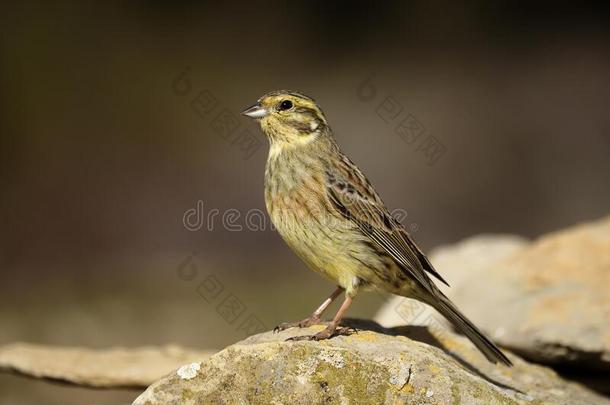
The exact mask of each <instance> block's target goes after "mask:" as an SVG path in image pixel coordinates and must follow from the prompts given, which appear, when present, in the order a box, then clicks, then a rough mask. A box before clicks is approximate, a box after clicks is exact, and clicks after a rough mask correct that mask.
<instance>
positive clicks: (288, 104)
mask: <svg viewBox="0 0 610 405" xmlns="http://www.w3.org/2000/svg"><path fill="white" fill-rule="evenodd" d="M291 108H292V101H290V100H284V101H282V102H281V103H280V107H279V110H280V111H286V110H290V109H291Z"/></svg>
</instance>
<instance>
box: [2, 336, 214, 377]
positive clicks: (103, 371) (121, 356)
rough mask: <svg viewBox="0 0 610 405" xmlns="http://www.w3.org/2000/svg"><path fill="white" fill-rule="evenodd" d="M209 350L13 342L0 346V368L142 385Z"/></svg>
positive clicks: (38, 375) (50, 375) (43, 375)
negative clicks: (68, 345)
mask: <svg viewBox="0 0 610 405" xmlns="http://www.w3.org/2000/svg"><path fill="white" fill-rule="evenodd" d="M212 354H213V352H212V351H203V350H189V349H184V348H181V347H179V346H163V347H156V346H146V347H136V348H120V347H117V348H111V349H97V350H96V349H88V348H82V347H57V346H45V345H35V344H30V343H13V344H9V345H6V346H3V347H0V369H5V370H14V371H16V372H19V373H21V374H26V375H29V376H32V377H36V378H48V379H53V380H61V381H65V382H69V383H72V384H77V385H84V386H90V387H103V388H110V387H146V386H148V385H150V384H151V383H152V382H153V381H156V380H158V379H159V378H161V377H162V376H164V375H165V374H167V373H169V372H170V371H171V370H174V369H175V368H176V367H178V366H180V365H182V364H184V363H185V362H188V361H195V360H198V361H201V360H204V359H206V358H208V357H210V356H211V355H212Z"/></svg>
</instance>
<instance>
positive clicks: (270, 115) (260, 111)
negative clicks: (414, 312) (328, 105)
mask: <svg viewBox="0 0 610 405" xmlns="http://www.w3.org/2000/svg"><path fill="white" fill-rule="evenodd" d="M242 114H243V115H246V116H248V117H251V118H254V119H256V120H257V121H258V123H259V124H260V126H261V129H262V131H263V132H264V133H265V135H266V136H267V138H268V139H269V143H270V149H269V157H268V159H267V165H266V169H265V204H266V206H267V211H268V212H269V215H270V217H271V220H272V222H273V224H274V225H275V227H276V229H277V230H278V232H279V234H280V235H281V236H282V237H283V239H284V240H285V241H286V243H287V244H288V245H289V246H290V247H291V248H292V250H294V252H295V253H296V254H297V255H298V256H299V257H300V258H301V259H302V260H303V261H304V262H305V263H306V264H307V265H308V266H309V267H311V268H312V269H313V270H315V271H316V272H318V273H320V274H322V275H324V276H326V277H327V278H329V279H330V280H331V281H332V282H334V283H335V284H337V286H338V287H337V289H336V290H335V291H334V292H333V293H332V294H331V295H330V296H329V297H328V298H327V299H326V300H325V301H324V302H323V303H322V305H320V307H319V308H318V309H316V311H315V312H314V313H313V314H312V315H311V316H310V317H308V318H306V319H304V320H302V321H300V322H294V323H284V324H281V325H279V326H278V327H277V328H276V329H280V330H283V329H286V328H289V327H306V326H310V325H313V324H321V323H322V322H321V321H320V316H321V315H322V313H323V312H324V310H325V309H326V308H327V307H328V305H330V303H331V302H332V301H333V300H334V299H336V298H337V297H338V296H339V295H340V294H341V293H342V292H343V291H345V301H344V302H343V304H342V305H341V307H340V309H339V310H338V312H337V314H336V315H335V317H334V318H333V320H332V321H331V322H329V323H328V326H327V327H326V328H325V329H324V330H322V331H321V332H319V333H317V334H315V335H312V336H305V337H302V336H301V337H299V338H297V339H311V340H322V339H328V338H330V337H332V336H336V335H342V334H349V333H351V330H350V329H349V328H346V327H341V326H340V321H341V319H342V317H343V315H344V314H345V312H346V311H347V309H348V308H349V306H350V304H351V302H352V300H353V299H354V297H355V296H356V294H357V293H358V291H359V290H367V289H372V288H377V289H379V290H383V291H387V292H390V293H393V294H397V295H401V296H404V297H408V298H414V299H416V300H419V301H422V302H424V303H426V304H428V305H431V306H432V307H434V308H435V309H436V310H438V311H439V312H440V313H441V314H443V316H445V317H446V318H447V319H449V321H451V322H452V323H453V325H454V326H455V327H456V328H457V329H459V330H460V331H461V332H462V333H464V334H465V335H466V336H467V337H468V338H469V339H470V340H471V341H472V342H473V343H474V344H475V346H476V347H477V348H478V349H479V350H480V351H481V352H482V353H483V354H484V355H485V357H487V359H488V360H489V361H491V362H493V363H496V362H498V361H499V362H501V363H504V364H506V365H511V362H510V360H509V359H508V358H507V357H506V356H505V355H504V354H503V353H502V352H501V351H500V349H498V348H497V347H496V346H495V345H494V344H493V343H492V342H491V341H490V340H489V339H488V338H487V337H485V336H484V335H483V333H481V331H479V329H477V327H476V326H474V325H473V324H472V322H470V321H469V320H468V319H467V318H466V317H465V316H464V315H463V314H462V313H461V312H460V311H459V310H458V309H457V308H456V307H455V305H454V304H453V303H452V302H451V301H450V300H449V298H447V297H446V296H445V295H444V294H443V293H442V292H441V291H440V290H439V289H438V288H437V286H436V285H435V284H434V282H433V281H432V280H431V279H430V275H432V276H434V277H436V278H437V279H438V280H440V281H441V282H443V283H445V284H447V282H446V281H445V280H443V278H442V276H441V275H440V274H439V273H438V272H437V271H436V270H435V269H434V267H433V266H432V264H431V263H430V261H429V260H428V259H427V258H426V256H425V255H424V253H423V252H422V251H421V250H420V249H419V248H418V247H417V245H416V244H415V242H414V241H413V240H412V239H411V237H410V236H409V234H408V233H407V231H406V230H405V228H404V227H403V226H402V225H401V223H400V222H398V221H397V220H396V219H394V218H393V217H392V216H391V215H390V213H389V211H388V209H387V208H386V207H385V205H384V203H383V201H382V200H381V198H380V197H379V195H378V194H377V192H376V191H375V189H374V188H373V186H372V185H371V183H370V182H369V181H368V180H367V178H366V177H365V176H364V174H362V172H361V171H360V169H358V167H356V165H355V164H354V163H353V162H352V161H351V160H350V159H349V158H348V157H347V156H345V155H344V154H343V153H342V152H341V150H340V148H339V146H338V145H337V142H336V141H335V139H334V137H333V134H332V131H331V129H330V127H329V125H328V122H327V120H326V117H325V115H324V113H323V112H322V110H321V109H320V108H319V107H318V105H317V104H316V103H315V101H314V100H313V99H311V98H309V97H307V96H305V95H303V94H300V93H296V92H292V91H284V90H282V91H274V92H271V93H268V94H266V95H264V96H263V97H261V98H260V99H259V100H258V102H257V103H256V104H255V105H253V106H252V107H250V108H248V109H246V110H245V111H243V112H242Z"/></svg>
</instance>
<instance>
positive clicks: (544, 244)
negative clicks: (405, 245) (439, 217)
mask: <svg viewBox="0 0 610 405" xmlns="http://www.w3.org/2000/svg"><path fill="white" fill-rule="evenodd" d="M503 239H504V238H495V239H493V238H492V239H490V238H472V239H469V240H466V241H465V242H461V243H459V244H456V245H454V246H450V247H445V248H440V249H435V250H434V252H433V254H432V255H431V261H432V263H433V264H434V265H435V267H436V268H437V270H439V272H440V273H441V274H442V275H443V276H444V277H446V278H447V279H448V281H449V283H450V284H451V288H445V287H442V286H441V288H442V289H443V291H444V292H445V293H446V294H447V295H448V296H449V297H450V298H451V299H452V300H453V301H454V302H455V303H456V305H457V306H458V307H459V308H460V309H461V310H462V311H463V312H464V313H465V314H466V315H467V316H468V317H469V318H471V319H472V321H473V322H474V323H475V324H476V325H478V326H479V327H481V328H482V329H483V330H485V331H487V333H488V334H489V335H490V336H491V337H492V338H493V339H494V340H495V341H496V342H499V343H500V344H502V345H504V346H506V347H509V348H511V349H512V350H514V351H515V352H517V353H519V354H521V355H523V356H524V357H526V358H528V359H530V360H535V361H538V362H543V363H546V364H557V365H567V366H569V367H571V368H572V369H574V368H578V369H581V370H589V371H595V370H598V371H601V372H607V371H610V293H609V291H610V290H609V288H610V287H609V286H610V217H609V218H605V219H602V220H599V221H597V222H591V223H587V224H582V225H579V226H575V227H572V228H569V229H566V230H563V231H561V232H555V233H551V234H549V235H546V236H544V237H541V238H540V239H538V240H537V241H535V242H533V243H531V244H529V245H527V246H524V245H521V246H519V244H515V243H514V240H510V239H507V240H503ZM511 239H513V238H511ZM502 246H504V247H502ZM511 246H512V247H511ZM507 248H508V249H507ZM490 252H491V254H490ZM414 305H417V304H413V303H412V302H409V301H404V299H402V298H396V299H395V300H392V301H391V302H390V303H388V304H387V305H386V306H385V307H384V308H383V309H382V310H381V311H380V313H379V314H378V316H377V318H376V319H377V320H378V321H380V322H381V323H382V324H384V325H386V324H388V323H389V324H393V325H394V324H400V321H402V322H416V323H417V321H416V320H413V319H405V318H408V317H406V316H404V313H407V314H409V311H406V310H404V307H405V306H406V307H407V308H410V307H412V306H414ZM411 312H415V313H416V314H417V311H411ZM401 315H403V316H401Z"/></svg>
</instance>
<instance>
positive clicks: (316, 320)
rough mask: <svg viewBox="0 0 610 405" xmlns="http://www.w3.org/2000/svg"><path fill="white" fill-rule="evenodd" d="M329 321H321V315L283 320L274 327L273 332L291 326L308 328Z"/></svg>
mask: <svg viewBox="0 0 610 405" xmlns="http://www.w3.org/2000/svg"><path fill="white" fill-rule="evenodd" d="M325 323H327V322H324V321H321V320H320V317H319V316H310V317H308V318H305V319H303V320H302V321H298V322H283V323H280V324H279V325H278V326H276V327H275V328H273V332H274V333H277V332H280V331H283V330H286V329H290V328H307V327H309V326H312V325H322V324H325Z"/></svg>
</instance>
